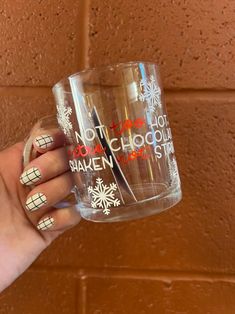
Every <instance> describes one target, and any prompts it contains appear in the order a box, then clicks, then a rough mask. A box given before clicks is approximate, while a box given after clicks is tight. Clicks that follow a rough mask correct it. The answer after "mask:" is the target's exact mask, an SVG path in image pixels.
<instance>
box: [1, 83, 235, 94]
mask: <svg viewBox="0 0 235 314" xmlns="http://www.w3.org/2000/svg"><path fill="white" fill-rule="evenodd" d="M52 87H53V86H52V85H51V86H50V85H42V86H24V85H22V86H15V85H12V86H4V85H0V92H2V91H8V90H11V91H12V90H13V91H14V90H15V91H22V89H23V90H25V91H35V90H45V91H50V92H51V89H52ZM164 92H165V93H166V94H168V95H185V94H195V95H197V94H202V95H207V94H208V95H212V94H215V95H223V94H225V95H233V94H234V93H235V89H164Z"/></svg>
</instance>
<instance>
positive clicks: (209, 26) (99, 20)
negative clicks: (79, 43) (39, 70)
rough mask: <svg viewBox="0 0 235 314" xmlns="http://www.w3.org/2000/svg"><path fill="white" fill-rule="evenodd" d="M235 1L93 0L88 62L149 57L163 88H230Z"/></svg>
mask: <svg viewBox="0 0 235 314" xmlns="http://www.w3.org/2000/svg"><path fill="white" fill-rule="evenodd" d="M234 10H235V3H234V2H232V1H229V0H224V1H213V3H211V2H208V1H171V0H161V1H157V2H156V1H154V0H147V1H145V2H143V1H142V0H136V1H132V2H131V1H123V0H115V1H110V0H94V1H92V2H91V5H90V51H89V58H90V65H92V66H94V65H101V64H102V65H103V64H108V63H116V62H123V61H130V60H149V61H154V62H156V63H158V64H159V65H160V66H161V69H162V74H163V78H164V86H165V87H166V88H193V89H196V88H200V89H201V88H226V89H227V88H233V89H234V87H235V80H234V58H235V48H234V47H235V46H234V28H235V20H234Z"/></svg>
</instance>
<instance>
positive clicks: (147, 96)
mask: <svg viewBox="0 0 235 314" xmlns="http://www.w3.org/2000/svg"><path fill="white" fill-rule="evenodd" d="M140 87H141V89H142V91H143V92H142V93H140V95H139V100H140V101H147V103H148V107H149V110H150V112H154V111H155V108H156V107H161V89H160V87H159V86H157V84H156V81H155V79H154V77H153V75H151V76H150V79H149V80H146V79H142V80H141V81H140Z"/></svg>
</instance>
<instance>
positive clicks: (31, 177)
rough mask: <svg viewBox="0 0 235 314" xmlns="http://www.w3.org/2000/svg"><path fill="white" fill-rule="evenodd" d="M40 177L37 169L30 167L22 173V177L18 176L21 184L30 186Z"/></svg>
mask: <svg viewBox="0 0 235 314" xmlns="http://www.w3.org/2000/svg"><path fill="white" fill-rule="evenodd" d="M41 177H42V176H41V173H40V171H39V170H38V168H36V167H32V168H30V169H28V170H26V171H25V172H23V173H22V175H21V176H20V182H21V184H25V185H31V184H33V183H36V182H37V181H39V180H40V179H41Z"/></svg>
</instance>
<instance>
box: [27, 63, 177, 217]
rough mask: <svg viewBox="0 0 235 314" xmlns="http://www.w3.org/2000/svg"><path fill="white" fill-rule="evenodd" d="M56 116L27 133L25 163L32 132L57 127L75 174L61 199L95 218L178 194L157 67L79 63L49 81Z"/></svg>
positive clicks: (146, 210)
mask: <svg viewBox="0 0 235 314" xmlns="http://www.w3.org/2000/svg"><path fill="white" fill-rule="evenodd" d="M53 93H54V96H55V101H56V107H57V119H56V117H46V118H43V119H42V120H40V121H39V122H38V123H37V124H36V125H35V127H34V128H33V130H32V131H31V134H30V136H29V138H28V141H27V143H26V145H25V150H24V156H23V157H24V165H27V163H28V162H29V161H30V160H31V159H32V158H34V157H35V154H34V150H33V146H32V141H33V138H34V137H35V136H36V135H37V133H38V132H41V131H42V130H48V129H50V128H55V127H59V128H60V129H62V131H63V132H64V134H65V136H66V139H67V142H68V143H69V144H68V146H67V148H66V149H67V153H68V162H69V165H70V169H71V175H72V176H73V180H74V189H73V191H72V192H71V195H70V196H69V197H68V198H67V199H66V200H65V201H64V202H61V203H60V204H59V206H60V207H63V206H66V207H68V206H70V205H71V206H76V207H77V208H78V209H79V211H80V213H81V216H82V217H83V218H85V219H87V220H91V221H96V222H113V221H122V220H130V219H136V218H140V217H145V216H149V215H153V214H156V213H159V212H161V211H163V210H165V209H167V208H170V207H172V206H174V205H176V204H177V203H178V202H179V201H180V200H181V198H182V193H181V186H180V178H179V173H178V168H177V163H176V159H175V154H174V146H173V142H172V134H171V129H170V126H169V120H168V116H167V112H166V108H165V104H164V98H163V91H162V87H161V82H160V76H159V70H158V66H157V65H156V64H154V63H149V62H128V63H120V64H115V65H110V66H106V67H101V68H94V69H88V70H84V71H82V72H79V73H76V74H74V75H71V76H69V77H68V78H66V79H64V80H61V81H60V82H59V83H57V84H56V85H55V86H54V87H53Z"/></svg>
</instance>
